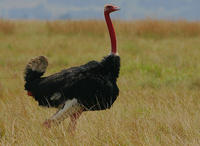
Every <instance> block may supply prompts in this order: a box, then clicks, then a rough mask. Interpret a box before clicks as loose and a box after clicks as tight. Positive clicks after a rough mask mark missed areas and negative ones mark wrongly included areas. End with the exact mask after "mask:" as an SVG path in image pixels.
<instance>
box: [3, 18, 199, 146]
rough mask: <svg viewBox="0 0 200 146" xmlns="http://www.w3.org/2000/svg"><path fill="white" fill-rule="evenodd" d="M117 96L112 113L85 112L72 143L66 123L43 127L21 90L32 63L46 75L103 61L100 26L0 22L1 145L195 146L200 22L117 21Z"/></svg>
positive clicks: (104, 38)
mask: <svg viewBox="0 0 200 146" xmlns="http://www.w3.org/2000/svg"><path fill="white" fill-rule="evenodd" d="M115 26H116V31H117V39H118V48H119V54H120V56H121V71H120V77H119V80H118V85H119V88H120V96H119V97H118V99H117V101H116V102H115V103H114V105H113V107H112V108H111V109H110V110H106V111H100V112H85V113H84V114H83V115H82V116H81V118H80V120H79V122H78V127H77V131H76V134H75V135H74V136H72V135H70V134H69V133H67V127H68V123H69V120H65V121H64V122H62V123H61V125H59V126H57V127H53V128H52V129H45V128H44V127H42V123H43V121H44V120H45V119H47V118H49V117H50V116H51V115H52V114H53V113H54V112H55V111H56V109H47V108H42V107H39V106H38V105H37V103H36V102H35V101H34V100H33V99H32V98H31V97H29V96H27V95H26V92H25V91H24V87H23V85H24V81H23V70H24V67H25V65H26V63H27V62H28V60H29V59H30V58H32V57H35V56H38V55H45V56H47V57H48V59H49V67H48V69H47V74H46V75H50V74H52V73H55V72H58V71H60V70H62V69H63V68H68V67H71V66H75V65H80V64H84V63H86V62H87V61H90V60H92V59H94V60H101V59H102V57H103V56H105V55H107V54H108V53H109V52H110V50H109V48H110V40H109V36H108V33H107V28H106V25H105V23H104V22H103V21H95V20H91V21H69V22H65V21H56V22H42V21H17V22H10V21H4V20H1V21H0V145H26V146H29V145H136V146H140V145H144V146H156V145H162V146H164V145H166V146H169V145H181V146H183V145H191V146H195V145H200V22H187V21H164V20H150V19H147V20H143V21H134V22H123V21H115Z"/></svg>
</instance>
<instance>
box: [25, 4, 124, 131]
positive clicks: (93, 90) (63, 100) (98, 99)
mask: <svg viewBox="0 0 200 146" xmlns="http://www.w3.org/2000/svg"><path fill="white" fill-rule="evenodd" d="M117 10H119V7H116V6H113V5H111V4H108V5H106V6H105V7H104V15H105V20H106V23H107V26H108V30H109V34H110V38H111V48H112V49H111V54H110V55H108V56H106V57H104V58H103V59H102V60H101V61H100V62H98V61H90V62H88V63H86V64H84V65H81V66H78V67H71V68H69V69H65V70H62V71H61V72H58V73H55V74H53V75H50V76H47V77H42V75H43V74H44V73H45V71H46V68H47V66H48V61H47V59H46V57H44V56H39V57H36V58H34V59H31V60H30V61H29V63H28V64H27V66H26V68H25V76H24V78H25V90H27V92H28V95H29V96H32V97H33V98H34V99H35V100H36V101H38V103H39V105H40V106H45V107H55V108H58V111H57V112H56V113H55V114H54V115H53V116H52V117H51V118H50V119H48V120H46V121H45V122H44V125H45V126H46V127H51V124H52V123H57V122H61V121H62V120H64V119H65V118H67V117H70V118H71V123H70V127H71V128H73V129H74V128H75V125H76V119H78V117H79V116H80V115H81V113H82V112H83V111H96V110H105V109H109V108H110V107H111V106H112V104H113V103H114V101H115V100H116V98H117V96H118V95H119V89H118V87H117V84H116V81H117V78H118V75H119V70H120V57H119V56H118V55H117V44H116V36H115V31H114V28H113V25H112V22H111V19H110V15H109V14H110V13H111V12H114V11H117Z"/></svg>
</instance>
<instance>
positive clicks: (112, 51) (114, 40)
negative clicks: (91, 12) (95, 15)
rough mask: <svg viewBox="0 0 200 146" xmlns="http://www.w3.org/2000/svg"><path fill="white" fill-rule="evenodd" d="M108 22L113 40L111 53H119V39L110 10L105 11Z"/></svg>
mask: <svg viewBox="0 0 200 146" xmlns="http://www.w3.org/2000/svg"><path fill="white" fill-rule="evenodd" d="M104 15H105V19H106V23H107V26H108V30H109V34H110V40H111V47H112V50H111V53H113V54H116V53H117V41H116V35H115V30H114V27H113V24H112V21H111V19H110V14H109V13H108V12H104Z"/></svg>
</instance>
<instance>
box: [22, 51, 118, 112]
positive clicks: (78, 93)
mask: <svg viewBox="0 0 200 146" xmlns="http://www.w3.org/2000/svg"><path fill="white" fill-rule="evenodd" d="M33 62H34V63H33ZM47 64H48V62H47V60H46V58H45V57H43V56H40V57H37V58H35V59H32V60H31V61H30V62H29V64H28V65H27V67H26V69H25V81H26V83H25V90H27V91H28V92H31V94H32V96H33V97H34V98H35V100H36V101H38V103H39V105H41V106H46V107H59V106H60V105H62V104H64V102H65V101H67V100H69V99H74V98H75V99H77V101H78V103H79V104H80V105H82V106H83V107H84V110H104V109H107V108H110V107H111V105H112V104H113V103H114V101H115V100H116V98H117V96H118V95H119V89H118V87H117V84H116V81H117V78H118V76H119V70H120V57H119V56H117V55H115V54H111V55H108V56H106V57H105V58H103V59H102V61H101V62H97V61H90V62H88V63H86V64H84V65H81V66H78V67H72V68H69V69H65V70H62V71H61V72H59V73H56V74H53V75H50V76H48V77H41V76H42V75H43V74H44V72H45V69H46V67H47ZM44 68H45V69H44ZM56 95H58V97H56ZM60 95H61V96H60ZM52 97H55V98H52Z"/></svg>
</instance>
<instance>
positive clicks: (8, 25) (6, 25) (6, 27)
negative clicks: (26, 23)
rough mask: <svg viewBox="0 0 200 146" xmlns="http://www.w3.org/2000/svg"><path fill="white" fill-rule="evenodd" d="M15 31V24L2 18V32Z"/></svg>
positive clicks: (0, 22) (0, 30)
mask: <svg viewBox="0 0 200 146" xmlns="http://www.w3.org/2000/svg"><path fill="white" fill-rule="evenodd" d="M14 32H15V24H14V23H13V22H12V21H9V20H3V19H0V33H4V34H12V33H14Z"/></svg>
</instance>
